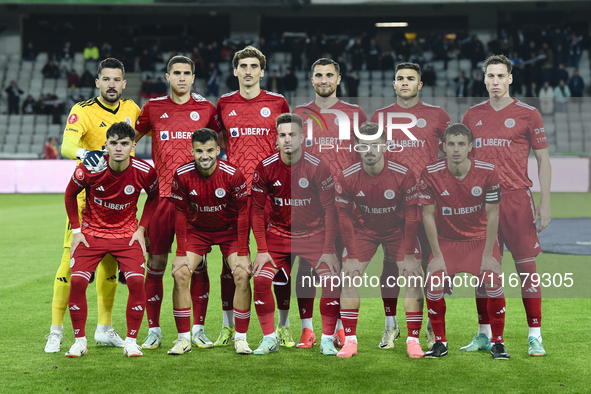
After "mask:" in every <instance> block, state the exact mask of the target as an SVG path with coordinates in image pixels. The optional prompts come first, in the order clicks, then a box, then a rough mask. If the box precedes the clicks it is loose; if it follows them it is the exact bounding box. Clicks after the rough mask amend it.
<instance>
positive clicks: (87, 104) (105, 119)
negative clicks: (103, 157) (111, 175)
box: [62, 97, 140, 159]
mask: <svg viewBox="0 0 591 394" xmlns="http://www.w3.org/2000/svg"><path fill="white" fill-rule="evenodd" d="M139 114H140V108H139V107H138V106H137V104H136V103H135V102H134V101H133V100H130V99H121V100H120V101H119V103H118V104H117V105H115V106H111V105H109V104H108V103H104V102H103V101H101V100H99V98H98V97H94V98H92V99H90V100H86V101H81V102H79V103H77V104H76V105H74V106H73V107H72V110H71V111H70V115H69V116H68V122H67V124H66V129H65V130H64V138H63V141H64V146H62V155H64V156H66V157H68V158H70V159H75V158H76V151H77V150H78V149H81V148H82V149H87V150H97V149H102V148H103V146H104V144H105V141H106V140H107V137H106V133H107V130H108V129H109V127H111V125H112V124H113V123H117V122H126V123H127V124H129V125H131V127H133V128H135V123H136V121H137V118H138V116H139ZM64 148H66V149H64Z"/></svg>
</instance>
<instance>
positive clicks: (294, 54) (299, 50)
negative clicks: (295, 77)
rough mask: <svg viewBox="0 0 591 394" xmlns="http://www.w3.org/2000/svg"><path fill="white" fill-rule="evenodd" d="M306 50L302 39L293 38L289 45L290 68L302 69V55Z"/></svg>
mask: <svg viewBox="0 0 591 394" xmlns="http://www.w3.org/2000/svg"><path fill="white" fill-rule="evenodd" d="M305 49H306V42H305V40H304V38H303V37H295V38H294V40H293V41H292V43H291V68H292V69H293V70H301V69H302V54H303V53H304V51H305Z"/></svg>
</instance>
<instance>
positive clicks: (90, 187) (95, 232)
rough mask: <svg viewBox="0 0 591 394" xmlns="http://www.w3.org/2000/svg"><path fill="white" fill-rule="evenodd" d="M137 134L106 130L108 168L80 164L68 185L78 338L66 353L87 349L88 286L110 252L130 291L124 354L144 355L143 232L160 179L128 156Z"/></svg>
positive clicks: (123, 126)
mask: <svg viewBox="0 0 591 394" xmlns="http://www.w3.org/2000/svg"><path fill="white" fill-rule="evenodd" d="M134 138H135V131H134V130H133V127H131V126H130V125H129V124H127V123H125V122H119V123H115V124H113V125H112V126H111V127H109V130H107V143H106V149H107V152H108V155H107V157H106V161H107V163H108V166H107V167H106V168H103V169H102V170H99V171H93V170H88V169H87V168H86V167H85V166H84V165H83V164H79V165H78V168H76V171H75V172H74V175H73V176H72V179H71V180H70V183H69V184H68V188H67V189H66V197H65V199H66V211H67V212H68V218H69V219H70V223H71V224H72V233H73V234H74V235H73V237H72V252H71V260H70V267H71V270H72V286H71V289H70V297H69V301H68V305H69V308H70V318H71V320H72V326H73V327H74V335H75V336H76V341H75V342H74V344H73V345H72V347H71V348H70V350H69V351H68V352H67V353H66V357H80V356H83V355H84V354H86V352H87V347H86V334H85V325H86V318H87V315H88V304H87V302H86V288H87V287H88V281H89V280H90V277H91V276H92V273H93V272H94V270H95V269H96V267H97V265H98V263H99V261H100V260H101V259H102V258H103V257H104V256H105V255H106V254H108V253H110V254H111V255H113V257H115V258H116V259H117V261H118V262H119V268H120V270H121V272H123V273H124V275H125V280H126V282H127V287H128V289H129V298H128V300H127V338H126V339H125V343H124V346H123V353H124V354H125V355H126V356H129V357H137V356H142V352H141V348H140V347H139V346H138V345H137V343H136V339H137V334H138V331H139V329H140V326H141V324H142V319H143V317H144V309H145V307H146V295H145V293H144V262H145V254H146V246H145V241H144V232H145V230H146V226H147V225H148V222H149V221H150V217H151V216H152V214H153V213H154V211H155V210H156V207H157V206H158V177H157V176H156V171H154V169H153V168H152V167H151V166H150V165H149V164H148V163H146V162H145V161H143V160H140V159H136V158H135V157H130V155H131V151H132V150H133V149H135V143H134V142H133V140H134ZM142 189H144V190H145V191H146V193H147V194H148V199H147V200H146V204H145V206H144V210H143V213H142V218H141V220H140V223H139V226H138V221H137V218H136V214H137V201H138V198H139V196H140V192H141V191H142ZM82 190H86V196H87V198H86V208H84V210H83V211H82V225H81V224H80V221H79V219H78V205H77V203H76V196H77V195H79V193H80V192H81V191H82Z"/></svg>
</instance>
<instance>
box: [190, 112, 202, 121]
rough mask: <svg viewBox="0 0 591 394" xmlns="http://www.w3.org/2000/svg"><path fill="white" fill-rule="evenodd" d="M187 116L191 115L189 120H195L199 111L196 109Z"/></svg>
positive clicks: (197, 118)
mask: <svg viewBox="0 0 591 394" xmlns="http://www.w3.org/2000/svg"><path fill="white" fill-rule="evenodd" d="M189 116H190V117H191V120H193V121H195V122H197V121H198V120H199V118H200V116H199V112H197V111H193V112H191V114H190V115H189Z"/></svg>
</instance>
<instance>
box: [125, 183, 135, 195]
mask: <svg viewBox="0 0 591 394" xmlns="http://www.w3.org/2000/svg"><path fill="white" fill-rule="evenodd" d="M134 191H135V187H133V186H131V185H127V186H125V189H124V190H123V192H124V193H125V194H127V195H128V196H129V195H130V194H133V192H134Z"/></svg>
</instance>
